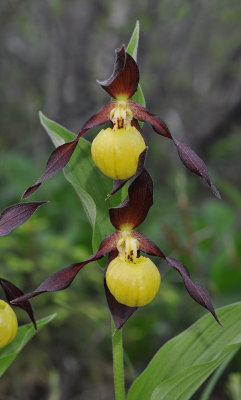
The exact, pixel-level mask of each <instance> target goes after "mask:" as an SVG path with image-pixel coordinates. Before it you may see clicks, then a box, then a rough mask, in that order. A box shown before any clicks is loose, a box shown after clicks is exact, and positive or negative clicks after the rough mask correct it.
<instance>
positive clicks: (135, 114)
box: [22, 46, 220, 199]
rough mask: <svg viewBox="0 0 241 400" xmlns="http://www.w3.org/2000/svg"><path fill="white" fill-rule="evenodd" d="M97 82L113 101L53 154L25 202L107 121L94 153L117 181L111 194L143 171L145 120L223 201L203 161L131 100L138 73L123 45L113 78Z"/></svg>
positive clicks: (95, 159) (157, 120)
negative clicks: (142, 127) (91, 131)
mask: <svg viewBox="0 0 241 400" xmlns="http://www.w3.org/2000/svg"><path fill="white" fill-rule="evenodd" d="M97 82H98V83H99V84H100V85H101V86H102V87H103V88H104V89H105V90H106V91H107V93H108V94H109V95H110V96H111V97H112V98H113V99H114V101H111V102H109V103H107V104H106V105H105V106H104V107H103V108H102V109H101V110H100V111H98V112H97V113H96V114H95V115H93V116H92V117H91V118H90V119H89V120H88V121H87V122H86V123H85V124H84V126H83V127H82V129H81V131H80V132H79V133H78V135H77V136H76V137H75V138H74V139H73V140H72V141H71V142H68V143H65V144H63V145H61V146H59V147H58V148H57V149H55V150H54V151H53V153H52V154H51V156H50V158H49V160H48V162H47V166H46V169H45V171H44V173H43V175H42V176H41V177H40V178H39V179H38V180H37V181H36V182H35V184H34V185H33V186H30V187H29V188H28V189H27V190H26V191H25V193H24V194H23V197H22V198H23V199H25V198H27V197H28V196H30V195H31V194H32V193H34V192H35V191H36V190H37V188H38V187H39V186H40V185H41V183H42V182H43V181H45V180H46V179H48V178H50V177H51V176H53V175H55V174H56V173H57V172H58V171H60V170H61V169H62V168H63V167H64V166H65V165H66V164H67V163H68V161H69V159H70V157H71V155H72V154H73V152H74V150H75V148H76V146H77V143H78V141H79V139H80V138H81V136H82V135H83V134H84V133H85V132H86V131H87V130H88V129H91V128H93V127H95V126H98V125H102V124H105V123H106V122H108V121H110V122H111V127H110V128H107V129H104V130H102V131H101V132H100V133H99V134H98V135H97V136H96V138H95V139H94V141H93V143H92V148H91V152H92V157H93V160H94V162H95V164H96V165H97V166H98V168H99V169H100V170H101V171H102V172H103V173H104V174H105V175H107V176H109V177H110V178H112V179H113V180H114V186H113V191H112V192H111V194H110V195H112V194H114V193H115V192H116V191H117V190H119V189H120V188H121V187H122V186H123V185H124V184H125V182H126V180H128V179H129V178H131V177H132V176H134V175H136V173H139V172H140V171H141V169H142V168H143V165H144V161H145V154H146V149H147V147H146V144H145V140H144V138H143V135H142V133H141V130H140V127H139V124H138V121H142V122H148V123H150V124H151V125H152V128H153V129H154V131H155V132H156V133H158V134H159V135H162V136H164V137H166V138H168V139H170V140H172V141H173V143H174V144H175V146H176V148H177V151H178V154H179V157H180V159H181V161H182V162H183V164H184V165H185V166H186V167H187V168H188V169H189V170H190V171H191V172H194V173H195V174H197V175H199V176H201V177H202V178H203V179H204V180H205V181H206V182H207V184H208V185H209V186H210V187H211V189H212V191H213V193H214V194H215V195H216V196H217V197H218V198H220V194H219V192H218V190H217V189H216V187H215V186H214V185H213V183H212V182H211V180H210V177H209V174H208V170H207V167H206V165H205V164H204V162H203V161H202V160H201V158H199V157H198V156H197V154H196V153H195V152H194V151H193V150H192V149H191V148H190V147H189V146H187V145H186V144H184V143H182V142H180V141H179V140H177V139H176V138H174V137H173V136H172V134H171V133H170V131H169V129H168V127H167V126H166V124H165V123H164V122H163V121H162V120H161V119H160V118H159V117H158V116H157V115H155V114H152V113H150V112H149V111H147V110H146V108H144V107H142V106H141V105H140V104H138V103H136V102H135V101H133V100H131V98H132V96H133V95H134V93H135V92H136V91H137V88H138V82H139V70H138V66H137V64H136V62H135V60H134V59H133V58H132V57H131V56H130V55H129V54H128V53H127V52H126V51H125V47H124V46H122V48H121V49H117V50H116V61H115V65H114V70H113V73H112V75H111V76H110V78H109V79H107V80H105V81H102V82H101V81H97ZM120 160H121V162H120Z"/></svg>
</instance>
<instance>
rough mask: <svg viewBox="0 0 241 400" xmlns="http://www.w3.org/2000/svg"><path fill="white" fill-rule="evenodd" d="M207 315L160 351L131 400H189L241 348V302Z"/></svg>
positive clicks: (129, 396) (128, 397) (139, 379)
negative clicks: (214, 317) (221, 325)
mask: <svg viewBox="0 0 241 400" xmlns="http://www.w3.org/2000/svg"><path fill="white" fill-rule="evenodd" d="M217 315H218V317H219V319H220V320H221V322H222V324H223V326H224V328H221V327H220V326H219V325H217V323H216V322H215V321H214V320H213V318H212V316H211V315H206V316H205V317H203V318H201V319H200V320H199V321H197V322H196V323H195V324H194V325H192V326H191V327H190V328H188V329H187V330H186V331H184V332H183V333H181V334H180V335H178V336H176V337H175V338H173V339H172V340H170V341H168V342H167V343H165V344H164V346H162V347H161V348H160V350H159V351H158V352H157V353H156V355H155V356H154V357H153V359H152V360H151V362H150V364H149V365H148V367H147V368H146V369H145V370H144V372H143V373H142V374H141V375H140V376H139V377H138V378H137V379H136V381H135V382H134V383H133V385H132V386H131V388H130V390H129V393H128V396H127V400H137V399H140V398H141V399H142V400H164V399H165V400H173V399H175V400H188V399H190V398H191V396H192V395H193V393H195V392H196V390H197V389H198V388H199V387H200V385H201V384H202V383H203V382H204V381H205V379H207V378H208V376H209V375H210V374H211V373H212V372H213V371H214V370H215V369H216V368H217V367H219V365H221V364H222V363H223V362H224V361H225V360H226V358H227V357H229V356H230V354H231V353H232V352H233V351H235V350H236V349H238V348H239V347H240V345H241V319H240V315H241V302H239V303H235V304H231V305H229V306H226V307H223V308H220V309H219V310H217Z"/></svg>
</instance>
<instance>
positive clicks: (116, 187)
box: [107, 178, 130, 199]
mask: <svg viewBox="0 0 241 400" xmlns="http://www.w3.org/2000/svg"><path fill="white" fill-rule="evenodd" d="M129 179H130V178H128V179H115V180H113V189H112V191H111V192H110V193H109V194H108V195H107V199H109V198H110V197H111V196H113V194H115V193H117V192H118V191H119V190H120V189H121V188H123V186H124V185H125V183H126V182H128V181H129Z"/></svg>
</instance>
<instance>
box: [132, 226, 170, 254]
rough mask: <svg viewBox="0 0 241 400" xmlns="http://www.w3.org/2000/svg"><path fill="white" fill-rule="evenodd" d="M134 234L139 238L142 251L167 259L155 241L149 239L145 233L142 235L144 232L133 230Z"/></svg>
mask: <svg viewBox="0 0 241 400" xmlns="http://www.w3.org/2000/svg"><path fill="white" fill-rule="evenodd" d="M132 236H133V237H134V238H136V239H137V240H138V242H139V246H140V247H139V250H140V251H143V252H144V253H146V254H150V255H151V256H156V257H160V258H164V259H166V256H165V255H164V253H163V252H162V251H161V250H160V249H159V247H157V245H156V244H155V243H153V242H152V241H151V240H149V239H147V238H146V237H145V236H144V235H142V233H140V232H132Z"/></svg>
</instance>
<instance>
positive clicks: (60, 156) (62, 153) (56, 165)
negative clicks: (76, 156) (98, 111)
mask: <svg viewBox="0 0 241 400" xmlns="http://www.w3.org/2000/svg"><path fill="white" fill-rule="evenodd" d="M86 131H87V129H85V130H83V131H81V132H80V133H79V134H78V135H77V136H76V137H75V138H74V139H73V140H72V141H71V142H68V143H64V144H62V145H61V146H59V147H57V149H55V150H54V151H53V152H52V154H51V155H50V157H49V159H48V162H47V165H46V168H45V171H44V173H43V175H42V176H41V177H40V178H39V179H38V180H37V181H36V182H35V183H34V185H32V186H30V187H29V188H28V189H27V190H26V191H25V192H24V194H23V196H22V199H26V198H27V197H29V196H31V194H33V193H34V192H35V191H36V190H37V189H38V188H39V186H40V185H41V183H43V182H44V181H46V179H49V178H51V177H52V176H54V175H56V174H57V172H59V171H60V170H61V169H62V168H64V167H65V165H66V164H67V163H68V162H69V160H70V157H71V156H72V154H73V152H74V150H75V148H76V146H77V144H78V141H79V139H80V137H81V136H82V135H83V134H84V133H85V132H86Z"/></svg>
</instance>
